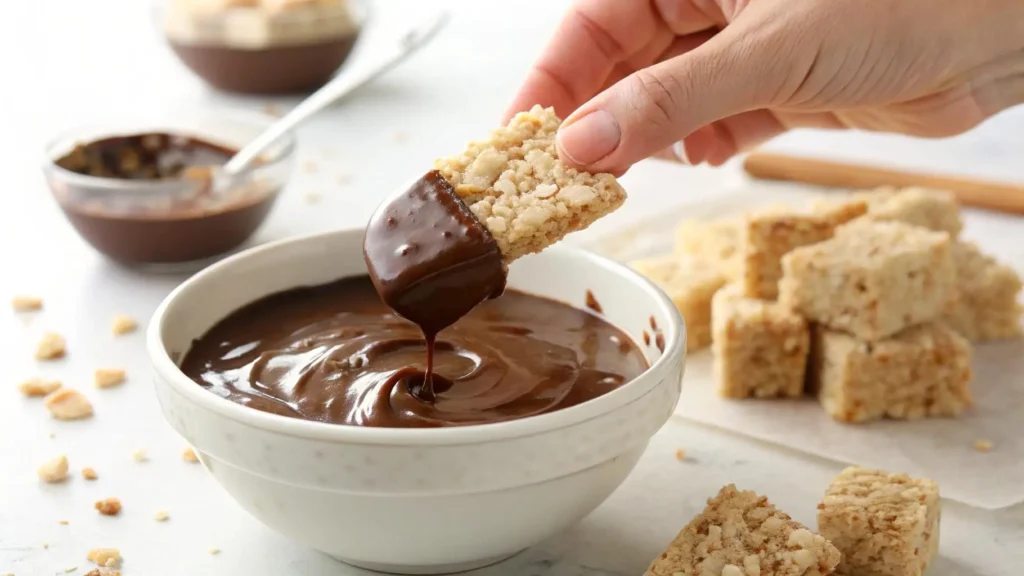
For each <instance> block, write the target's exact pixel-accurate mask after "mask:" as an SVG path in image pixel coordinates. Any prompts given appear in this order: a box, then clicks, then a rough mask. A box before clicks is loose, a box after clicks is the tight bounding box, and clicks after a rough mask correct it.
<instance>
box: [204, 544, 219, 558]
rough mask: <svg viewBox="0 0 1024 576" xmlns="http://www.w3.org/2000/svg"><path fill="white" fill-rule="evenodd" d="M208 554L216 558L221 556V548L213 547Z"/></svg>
mask: <svg viewBox="0 0 1024 576" xmlns="http://www.w3.org/2000/svg"><path fill="white" fill-rule="evenodd" d="M207 552H209V553H210V554H212V555H213V556H216V555H217V554H220V548H217V547H216V546H211V547H210V549H209V550H207Z"/></svg>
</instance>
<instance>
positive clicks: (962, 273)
mask: <svg viewBox="0 0 1024 576" xmlns="http://www.w3.org/2000/svg"><path fill="white" fill-rule="evenodd" d="M953 263H954V265H955V266H956V287H957V296H958V298H957V303H956V306H954V307H953V309H952V310H950V311H949V312H948V313H946V315H945V317H944V318H943V320H944V321H945V322H946V323H947V324H949V325H950V326H952V327H953V329H954V330H956V331H957V332H959V333H960V334H962V335H963V336H964V337H966V338H967V339H969V340H974V341H979V342H980V341H985V340H1004V339H1009V338H1017V337H1019V336H1021V332H1022V330H1021V314H1022V312H1024V308H1022V306H1021V304H1020V302H1019V301H1018V297H1019V295H1020V291H1021V286H1022V285H1021V280H1020V276H1018V275H1017V272H1016V271H1015V270H1014V269H1013V268H1010V267H1009V266H1006V265H1005V264H1000V263H999V262H997V261H996V260H995V258H992V257H989V256H986V255H985V254H983V253H982V252H981V250H979V249H978V247H977V246H976V245H974V244H972V243H969V242H954V243H953Z"/></svg>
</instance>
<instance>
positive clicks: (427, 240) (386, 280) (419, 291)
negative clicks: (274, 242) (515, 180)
mask: <svg viewBox="0 0 1024 576" xmlns="http://www.w3.org/2000/svg"><path fill="white" fill-rule="evenodd" d="M363 253H364V255H365V258H366V265H367V267H368V268H369V271H370V278H371V279H372V280H373V285H374V286H375V287H376V288H377V293H378V294H380V297H381V299H382V300H383V301H384V302H385V303H386V304H387V305H388V306H389V307H391V309H392V310H394V311H395V312H397V313H398V314H399V315H401V316H402V317H403V318H406V319H408V320H410V321H412V322H414V323H415V324H416V325H418V326H419V327H420V329H421V330H422V331H423V336H424V337H425V339H426V342H427V351H426V352H427V378H426V380H425V381H424V383H423V386H422V387H420V388H419V389H417V390H416V393H417V394H419V395H420V397H421V398H423V399H425V400H431V399H433V398H434V396H435V392H436V391H435V390H434V386H433V384H432V380H431V374H432V373H433V370H432V369H431V368H432V360H433V342H434V339H435V337H436V336H437V334H438V332H440V331H441V330H443V329H445V328H447V327H449V326H451V325H452V324H454V323H455V321H456V320H458V319H459V318H462V317H463V316H465V315H466V314H467V313H468V312H469V311H470V310H472V309H473V308H474V307H476V306H477V305H478V304H480V303H481V302H483V301H485V300H488V299H491V298H497V297H498V296H501V294H502V291H503V290H504V289H505V278H506V275H507V270H506V268H505V264H504V262H503V261H502V258H501V251H500V250H499V249H498V243H497V242H496V241H495V240H494V238H493V237H492V236H491V234H490V232H488V231H487V229H486V228H485V227H484V225H483V224H481V223H480V221H479V220H477V219H476V216H474V215H473V213H472V212H470V210H469V208H468V207H467V206H466V205H465V204H464V203H463V202H462V199H461V198H459V196H458V195H457V194H456V193H455V190H454V189H453V188H452V186H451V184H449V183H448V182H447V181H446V180H445V179H444V178H443V177H442V176H441V174H440V173H439V172H437V171H436V170H435V171H432V172H428V173H427V174H426V175H424V176H423V177H422V178H420V179H419V180H417V181H416V183H415V184H413V185H412V187H411V188H409V189H408V190H406V191H405V192H403V193H402V194H399V195H398V196H396V197H394V198H392V199H391V200H389V201H387V202H385V203H384V204H383V205H382V206H381V207H380V208H379V209H378V210H377V212H376V213H375V214H374V215H373V217H372V218H371V219H370V223H369V225H367V227H366V236H365V237H364V240H363Z"/></svg>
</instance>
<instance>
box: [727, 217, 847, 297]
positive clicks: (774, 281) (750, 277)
mask: <svg viewBox="0 0 1024 576" xmlns="http://www.w3.org/2000/svg"><path fill="white" fill-rule="evenodd" d="M866 212H867V204H866V203H864V202H863V201H859V200H855V201H850V202H842V203H829V204H821V205H819V206H817V207H815V209H814V210H813V211H811V212H807V213H804V212H797V211H793V210H786V209H772V210H768V211H765V212H760V213H753V214H748V215H746V216H745V217H744V218H743V223H742V225H741V227H740V252H741V254H740V276H741V279H742V286H743V294H744V295H745V296H749V297H751V298H761V299H764V300H774V299H775V298H776V297H777V296H778V293H779V286H778V284H779V278H781V277H782V265H781V260H782V257H783V256H784V255H786V254H787V253H789V252H790V251H791V250H793V249H795V248H799V247H801V246H807V245H811V244H816V243H818V242H822V241H824V240H828V239H829V238H831V237H832V234H833V233H834V231H835V229H836V227H838V226H840V225H842V224H845V223H846V222H849V221H851V220H853V219H854V218H857V217H859V216H863V215H864V214H865V213H866Z"/></svg>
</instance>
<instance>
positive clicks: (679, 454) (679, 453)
mask: <svg viewBox="0 0 1024 576" xmlns="http://www.w3.org/2000/svg"><path fill="white" fill-rule="evenodd" d="M676 460H679V461H680V462H682V461H683V460H686V450H683V449H682V448H679V449H677V450H676Z"/></svg>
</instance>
